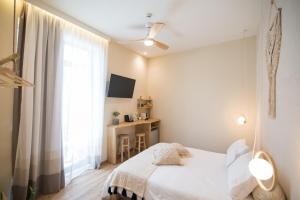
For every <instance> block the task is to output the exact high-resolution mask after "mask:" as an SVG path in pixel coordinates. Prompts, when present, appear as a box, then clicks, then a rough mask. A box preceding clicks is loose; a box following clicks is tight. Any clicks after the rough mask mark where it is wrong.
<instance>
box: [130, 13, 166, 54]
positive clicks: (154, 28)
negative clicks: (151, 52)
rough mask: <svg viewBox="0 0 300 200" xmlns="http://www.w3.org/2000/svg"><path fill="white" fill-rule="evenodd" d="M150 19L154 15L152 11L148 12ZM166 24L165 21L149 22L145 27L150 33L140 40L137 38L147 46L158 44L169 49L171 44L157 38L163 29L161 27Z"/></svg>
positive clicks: (159, 46)
mask: <svg viewBox="0 0 300 200" xmlns="http://www.w3.org/2000/svg"><path fill="white" fill-rule="evenodd" d="M146 17H147V18H148V19H150V18H151V17H152V14H151V13H148V14H147V15H146ZM164 26H165V24H164V23H161V22H155V23H152V22H147V23H146V24H145V25H144V27H145V28H146V29H147V30H148V33H147V35H146V37H145V38H143V39H140V40H135V41H138V42H143V43H144V45H145V46H148V47H149V46H156V47H158V48H160V49H163V50H167V49H168V48H169V46H168V45H167V44H164V43H162V42H160V41H158V40H155V36H156V35H157V34H158V33H159V32H160V31H161V29H162V28H163V27H164Z"/></svg>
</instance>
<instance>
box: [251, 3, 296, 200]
mask: <svg viewBox="0 0 300 200" xmlns="http://www.w3.org/2000/svg"><path fill="white" fill-rule="evenodd" d="M262 3H263V6H262V7H263V13H264V15H263V17H262V20H261V30H260V35H259V39H258V42H259V44H260V45H259V46H258V47H259V49H258V53H259V54H258V56H257V57H258V70H257V71H258V77H259V79H258V84H260V85H261V90H260V91H258V92H259V93H258V95H260V99H261V106H260V109H259V113H261V115H260V118H261V131H260V132H261V143H262V148H263V149H265V150H266V151H268V152H269V153H270V154H271V155H272V157H273V159H274V160H275V163H276V166H277V170H278V174H279V181H280V183H281V185H282V186H283V187H284V189H285V191H286V193H287V195H288V197H289V198H290V199H291V200H298V199H300V190H299V185H300V159H299V155H300V145H299V142H300V57H299V56H300V20H299V19H300V1H299V0H286V1H277V3H278V5H279V6H280V7H282V35H283V37H282V48H281V55H280V63H279V66H278V74H277V118H276V119H275V120H273V119H270V118H269V117H268V115H267V114H268V110H267V109H268V104H267V103H268V78H267V67H266V64H265V54H264V49H265V44H266V28H267V23H268V16H269V15H268V10H269V5H270V4H269V3H270V2H269V1H267V0H264V1H263V2H262Z"/></svg>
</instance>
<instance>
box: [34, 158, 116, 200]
mask: <svg viewBox="0 0 300 200" xmlns="http://www.w3.org/2000/svg"><path fill="white" fill-rule="evenodd" d="M115 167H116V165H111V164H108V163H105V164H103V165H102V167H101V169H99V170H88V171H87V172H85V173H84V174H83V175H81V176H79V177H77V178H75V179H73V180H72V182H71V183H70V184H69V185H67V186H66V187H65V188H64V189H63V190H62V191H60V192H59V193H56V194H52V195H45V196H40V197H39V198H38V200H49V199H51V200H101V193H102V191H103V186H104V183H105V180H106V178H107V176H108V175H109V174H110V173H111V171H112V170H113V169H114V168H115Z"/></svg>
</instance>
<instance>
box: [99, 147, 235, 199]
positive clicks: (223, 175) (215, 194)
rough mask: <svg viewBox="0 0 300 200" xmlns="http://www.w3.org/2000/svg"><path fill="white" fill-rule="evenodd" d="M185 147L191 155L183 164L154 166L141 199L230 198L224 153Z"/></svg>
mask: <svg viewBox="0 0 300 200" xmlns="http://www.w3.org/2000/svg"><path fill="white" fill-rule="evenodd" d="M187 149H188V150H189V151H190V153H191V154H192V156H191V157H190V158H184V159H183V164H184V165H183V166H171V165H168V166H159V167H157V169H156V170H155V171H154V172H153V173H152V175H151V176H150V177H149V178H148V182H147V186H146V190H145V193H144V199H145V200H231V198H230V196H229V194H228V189H227V171H226V168H225V156H226V155H225V154H220V153H214V152H209V151H203V150H199V149H194V148H187ZM146 151H147V150H146ZM109 179H110V178H108V183H109V181H110V180H109ZM105 190H106V191H107V188H106V189H105ZM105 195H108V193H106V194H104V196H105Z"/></svg>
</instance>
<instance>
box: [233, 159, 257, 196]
mask: <svg viewBox="0 0 300 200" xmlns="http://www.w3.org/2000/svg"><path fill="white" fill-rule="evenodd" d="M250 160H251V153H247V154H244V155H242V156H240V157H239V158H237V159H236V160H235V161H234V162H233V163H232V164H231V165H230V166H229V167H228V170H227V182H228V191H229V194H230V196H231V198H232V199H233V200H243V199H245V198H246V197H247V196H248V195H249V194H250V193H251V192H252V191H253V190H254V188H255V187H256V186H257V182H256V180H255V178H254V177H253V176H252V175H251V174H250V171H249V169H248V164H249V162H250Z"/></svg>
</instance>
